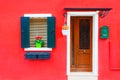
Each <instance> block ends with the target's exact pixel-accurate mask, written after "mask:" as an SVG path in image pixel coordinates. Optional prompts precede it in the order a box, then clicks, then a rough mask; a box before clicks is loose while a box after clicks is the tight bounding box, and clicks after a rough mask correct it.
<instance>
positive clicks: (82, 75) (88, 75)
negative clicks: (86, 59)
mask: <svg viewBox="0 0 120 80" xmlns="http://www.w3.org/2000/svg"><path fill="white" fill-rule="evenodd" d="M98 13H99V11H94V12H93V11H92V12H67V25H68V26H70V17H71V16H92V17H93V30H92V31H93V32H92V36H93V37H92V45H93V46H92V72H70V28H69V30H68V33H67V76H68V80H76V79H82V80H88V79H89V80H98ZM77 75H78V76H77Z"/></svg>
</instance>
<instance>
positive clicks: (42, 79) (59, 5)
mask: <svg viewBox="0 0 120 80" xmlns="http://www.w3.org/2000/svg"><path fill="white" fill-rule="evenodd" d="M64 7H80V8H82V7H111V8H113V10H111V11H110V13H109V14H108V16H106V17H105V18H100V19H99V28H100V27H101V26H103V25H108V26H109V27H110V40H111V44H110V47H109V40H108V39H106V40H102V39H100V38H99V44H98V45H99V80H120V76H119V74H120V70H112V68H119V67H120V65H119V64H118V63H119V52H120V50H119V47H120V42H119V40H120V38H119V37H120V36H119V32H120V23H119V21H120V18H119V17H120V14H119V13H120V8H119V0H2V1H0V55H1V56H0V80H67V76H66V47H65V44H66V37H63V36H62V33H61V29H62V28H61V26H62V25H63V8H64ZM27 13H31V14H32V13H52V14H53V15H54V16H55V17H56V20H57V23H56V30H57V31H56V32H57V33H56V35H57V43H56V44H57V46H56V48H55V49H53V51H52V54H51V58H50V60H34V61H31V60H25V58H24V50H23V49H22V48H21V47H20V16H23V15H24V14H27ZM109 48H110V49H111V50H110V49H109ZM116 56H117V58H115V57H116ZM115 62H116V63H115Z"/></svg>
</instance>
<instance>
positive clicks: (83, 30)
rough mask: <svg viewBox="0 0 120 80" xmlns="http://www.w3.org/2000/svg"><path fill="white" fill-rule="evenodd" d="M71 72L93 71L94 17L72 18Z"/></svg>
mask: <svg viewBox="0 0 120 80" xmlns="http://www.w3.org/2000/svg"><path fill="white" fill-rule="evenodd" d="M70 30H71V31H70V46H71V54H70V59H71V61H70V62H71V68H70V69H71V71H73V72H91V71H92V17H71V27H70Z"/></svg>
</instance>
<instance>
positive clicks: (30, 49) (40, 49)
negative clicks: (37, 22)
mask: <svg viewBox="0 0 120 80" xmlns="http://www.w3.org/2000/svg"><path fill="white" fill-rule="evenodd" d="M24 17H36V18H37V17H52V14H49V13H48V14H24ZM24 51H52V48H47V47H44V48H35V47H30V48H24Z"/></svg>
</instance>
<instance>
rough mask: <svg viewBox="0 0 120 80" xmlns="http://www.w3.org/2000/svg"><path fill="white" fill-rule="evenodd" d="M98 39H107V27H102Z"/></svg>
mask: <svg viewBox="0 0 120 80" xmlns="http://www.w3.org/2000/svg"><path fill="white" fill-rule="evenodd" d="M100 38H109V28H108V26H102V27H101V29H100Z"/></svg>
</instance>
